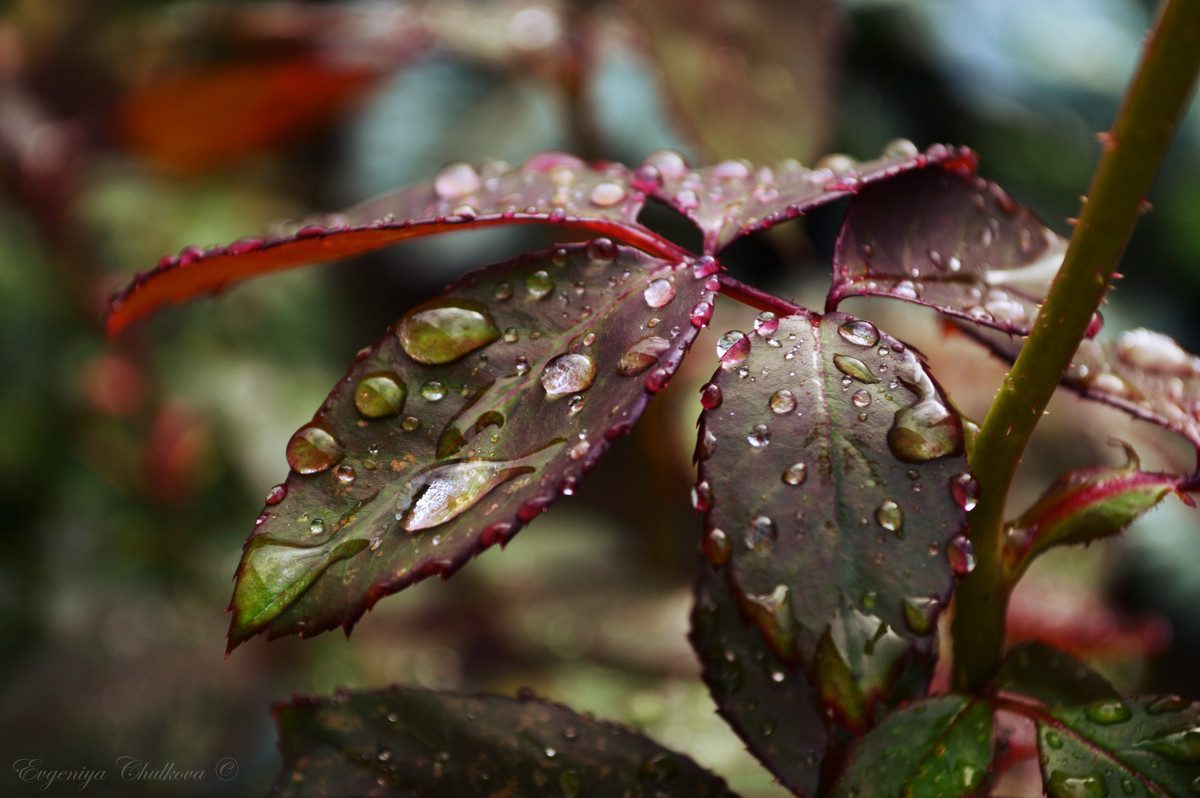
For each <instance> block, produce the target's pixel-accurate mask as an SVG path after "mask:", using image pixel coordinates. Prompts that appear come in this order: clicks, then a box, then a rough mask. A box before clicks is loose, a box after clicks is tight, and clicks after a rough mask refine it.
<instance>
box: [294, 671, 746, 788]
mask: <svg viewBox="0 0 1200 798" xmlns="http://www.w3.org/2000/svg"><path fill="white" fill-rule="evenodd" d="M272 714H273V715H274V716H275V721H276V723H277V724H278V726H279V737H280V740H279V747H280V750H281V751H282V753H283V773H282V774H281V775H280V776H279V778H278V779H276V781H275V784H274V785H273V786H272V788H271V792H270V794H271V795H273V796H278V797H279V798H284V797H285V796H286V797H289V798H302V797H308V796H312V797H313V798H316V797H317V796H331V795H363V796H366V795H372V796H373V795H379V796H397V798H410V797H413V798H415V796H434V795H436V796H444V797H445V798H455V796H462V798H474V796H480V795H492V796H501V795H505V796H536V795H563V796H584V795H593V794H604V795H646V796H651V795H680V796H683V795H686V796H697V798H706V797H708V796H712V797H713V798H736V796H735V795H734V794H733V793H732V792H730V791H729V788H728V787H727V786H726V785H725V782H724V780H722V779H721V778H720V777H718V776H714V775H713V774H711V773H709V772H708V771H706V770H704V769H703V768H701V767H700V766H699V765H697V764H696V763H695V762H694V761H692V760H691V759H689V758H688V757H686V756H684V755H682V754H677V753H675V752H674V751H669V750H667V749H666V748H663V747H662V746H660V745H658V744H657V743H655V742H654V741H652V740H650V739H649V738H647V737H643V736H642V735H640V734H637V733H636V732H633V731H630V730H629V729H626V728H624V727H622V726H618V725H616V724H613V723H606V722H603V721H598V720H595V719H593V718H590V717H584V716H582V715H578V714H576V713H574V712H572V711H571V710H570V709H568V708H566V707H564V706H562V705H560V704H555V703H552V702H550V701H545V700H542V699H539V698H534V697H532V696H522V697H519V698H515V699H514V698H505V697H503V696H497V695H476V696H472V695H461V694H457V693H441V692H435V691H432V690H421V689H418V688H412V687H392V688H390V689H388V690H380V691H374V692H364V693H339V694H338V696H337V697H335V698H333V699H325V700H317V699H311V698H297V699H293V700H292V701H291V702H289V703H281V704H276V705H275V707H274V708H273V710H272ZM597 790H599V791H597Z"/></svg>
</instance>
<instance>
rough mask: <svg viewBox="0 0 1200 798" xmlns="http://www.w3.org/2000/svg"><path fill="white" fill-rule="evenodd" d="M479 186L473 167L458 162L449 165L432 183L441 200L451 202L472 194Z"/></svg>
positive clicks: (477, 174)
mask: <svg viewBox="0 0 1200 798" xmlns="http://www.w3.org/2000/svg"><path fill="white" fill-rule="evenodd" d="M481 185H482V182H481V181H480V179H479V173H478V172H476V171H475V167H473V166H471V164H469V163H463V162H459V163H452V164H449V165H447V166H446V167H444V168H443V169H442V170H441V171H440V172H438V174H437V177H436V178H434V181H433V190H434V192H435V193H436V194H437V195H438V197H440V198H441V199H444V200H452V199H459V198H461V197H466V196H469V195H471V194H474V193H475V192H476V191H478V190H479V187H480V186H481Z"/></svg>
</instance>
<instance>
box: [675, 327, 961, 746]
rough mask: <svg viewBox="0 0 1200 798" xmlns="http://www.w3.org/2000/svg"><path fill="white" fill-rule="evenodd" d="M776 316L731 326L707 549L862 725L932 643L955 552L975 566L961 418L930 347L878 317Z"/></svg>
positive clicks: (706, 431)
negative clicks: (937, 376)
mask: <svg viewBox="0 0 1200 798" xmlns="http://www.w3.org/2000/svg"><path fill="white" fill-rule="evenodd" d="M773 326H774V325H773V324H767V325H763V326H760V328H759V330H758V332H756V333H755V334H754V336H753V337H752V338H740V340H738V337H739V336H740V335H741V334H740V333H736V334H733V333H730V334H727V335H726V338H725V339H724V340H723V342H722V345H723V346H727V347H728V348H727V349H726V351H725V352H724V355H723V356H722V367H721V369H720V370H718V372H717V374H716V375H715V376H714V378H713V383H712V384H713V385H714V386H715V388H712V389H709V391H708V393H707V395H706V405H707V407H708V409H706V410H705V412H704V413H703V415H702V416H701V419H700V439H699V445H698V447H697V457H698V459H700V460H701V463H700V482H699V483H698V484H697V497H698V498H699V500H700V506H702V507H708V508H709V509H708V512H707V514H706V516H705V527H706V529H707V530H708V531H707V533H706V539H705V552H706V554H707V555H708V556H709V558H710V560H711V561H712V562H713V563H714V564H715V565H724V564H725V563H726V562H727V561H728V565H727V566H725V567H728V568H730V569H732V572H731V575H730V584H731V586H732V588H733V589H734V591H735V592H736V594H737V596H738V601H739V604H740V606H741V607H742V610H743V612H744V613H745V614H746V615H747V616H748V617H750V618H752V619H753V620H754V621H755V622H756V623H757V624H758V626H759V628H760V629H761V631H762V632H763V634H764V636H765V639H766V641H767V643H768V645H769V646H770V647H771V649H772V651H774V652H775V654H776V656H777V657H778V658H779V659H780V660H781V661H782V662H785V663H790V664H794V663H805V664H807V665H811V666H812V667H813V669H814V677H815V679H816V684H817V686H818V688H819V689H820V690H821V692H822V695H823V696H824V697H825V700H826V703H828V704H831V705H833V706H834V708H835V709H836V710H837V711H838V712H841V713H844V716H843V717H842V718H841V720H842V721H843V722H845V723H847V724H848V725H849V726H850V727H851V728H856V729H860V728H862V727H864V725H865V724H867V723H868V722H869V710H870V707H871V706H872V705H873V704H874V703H875V702H876V701H877V700H878V699H880V698H883V697H886V695H887V694H888V693H889V691H890V689H891V686H892V685H893V684H894V683H895V681H896V679H897V678H899V675H900V673H901V672H902V670H903V665H904V660H905V659H907V657H908V654H909V653H910V651H912V650H916V651H919V652H923V653H926V652H928V651H929V650H930V649H931V646H932V639H931V637H930V636H931V635H932V634H933V632H934V631H935V630H936V620H937V616H938V614H939V612H940V611H941V609H942V608H943V607H944V606H945V603H946V601H947V599H948V598H949V594H950V589H951V586H952V582H953V569H952V564H953V565H954V566H956V567H957V569H958V570H959V571H960V572H965V571H967V570H969V569H970V567H971V566H972V565H973V558H972V556H971V554H970V552H969V549H968V548H967V547H968V545H969V544H967V542H966V538H965V537H962V536H961V531H962V528H963V525H964V522H965V511H964V507H970V506H971V505H972V503H973V501H974V498H973V496H972V488H973V480H971V478H970V476H969V475H968V474H967V464H966V456H965V454H964V453H963V443H962V424H961V420H960V418H959V416H958V415H957V414H956V413H955V412H954V411H953V410H952V409H951V408H950V406H949V404H948V402H947V401H946V399H945V397H944V396H943V395H942V392H941V390H940V388H938V386H937V385H936V383H934V382H933V380H932V378H931V377H930V376H929V375H928V373H927V372H926V370H925V367H924V364H923V363H922V362H921V361H920V360H919V359H918V358H917V357H916V355H914V354H913V353H912V352H910V351H909V350H908V349H907V348H906V347H905V346H904V345H903V344H902V343H901V342H899V341H897V340H895V339H893V338H891V337H890V336H887V335H884V334H882V333H880V332H879V330H877V329H876V328H875V326H874V325H872V324H870V323H869V322H865V321H861V320H858V319H854V318H852V317H850V316H846V315H844V314H840V313H839V314H830V315H827V316H823V317H817V316H811V317H808V316H789V317H787V318H785V319H781V320H779V321H778V328H777V329H773ZM735 340H736V343H733V341H735ZM768 375H770V376H769V377H768ZM760 378H762V379H760ZM718 397H719V402H718ZM831 573H832V574H837V577H838V578H837V580H836V584H832V583H831V582H830V580H829V574H831Z"/></svg>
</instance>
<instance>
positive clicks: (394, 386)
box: [354, 371, 408, 418]
mask: <svg viewBox="0 0 1200 798" xmlns="http://www.w3.org/2000/svg"><path fill="white" fill-rule="evenodd" d="M407 396H408V387H407V386H406V385H405V384H404V381H403V380H401V379H400V377H399V376H397V375H395V374H392V373H391V372H386V371H381V372H377V373H375V374H368V375H367V376H366V377H363V378H362V379H361V380H360V381H359V383H358V385H356V386H355V388H354V406H355V407H357V408H358V412H359V413H362V414H363V415H364V416H366V417H367V418H388V417H390V416H395V415H399V413H400V411H401V410H403V409H404V400H405V398H407Z"/></svg>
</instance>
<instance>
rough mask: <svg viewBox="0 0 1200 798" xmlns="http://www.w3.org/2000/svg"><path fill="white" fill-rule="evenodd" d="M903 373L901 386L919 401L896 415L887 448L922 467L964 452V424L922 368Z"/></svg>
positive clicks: (909, 369) (914, 367) (918, 367)
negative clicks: (930, 462) (914, 394)
mask: <svg viewBox="0 0 1200 798" xmlns="http://www.w3.org/2000/svg"><path fill="white" fill-rule="evenodd" d="M910 365H911V368H907V369H905V370H903V371H901V372H900V373H899V374H898V376H899V377H900V380H901V382H903V383H904V385H905V386H906V387H907V388H908V389H909V390H911V391H913V392H914V393H916V394H917V401H916V402H914V403H913V404H911V405H909V406H908V407H905V408H902V409H900V410H898V411H897V412H896V415H895V417H894V418H893V420H892V427H891V429H889V430H888V434H887V442H888V447H889V448H890V449H891V450H892V454H894V455H895V456H896V457H897V458H898V459H900V460H902V461H903V462H905V463H923V462H926V461H927V460H933V459H934V458H937V457H943V456H945V455H954V454H958V453H959V452H961V451H962V446H963V429H962V421H961V419H960V418H959V416H958V414H957V413H954V412H952V411H951V410H950V408H949V407H947V406H946V405H945V404H944V403H943V402H942V400H941V398H940V397H939V396H938V393H937V388H936V387H935V386H934V384H933V381H932V380H930V379H929V375H928V374H926V373H925V371H924V369H923V368H921V367H920V365H919V364H917V363H913V364H910Z"/></svg>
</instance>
